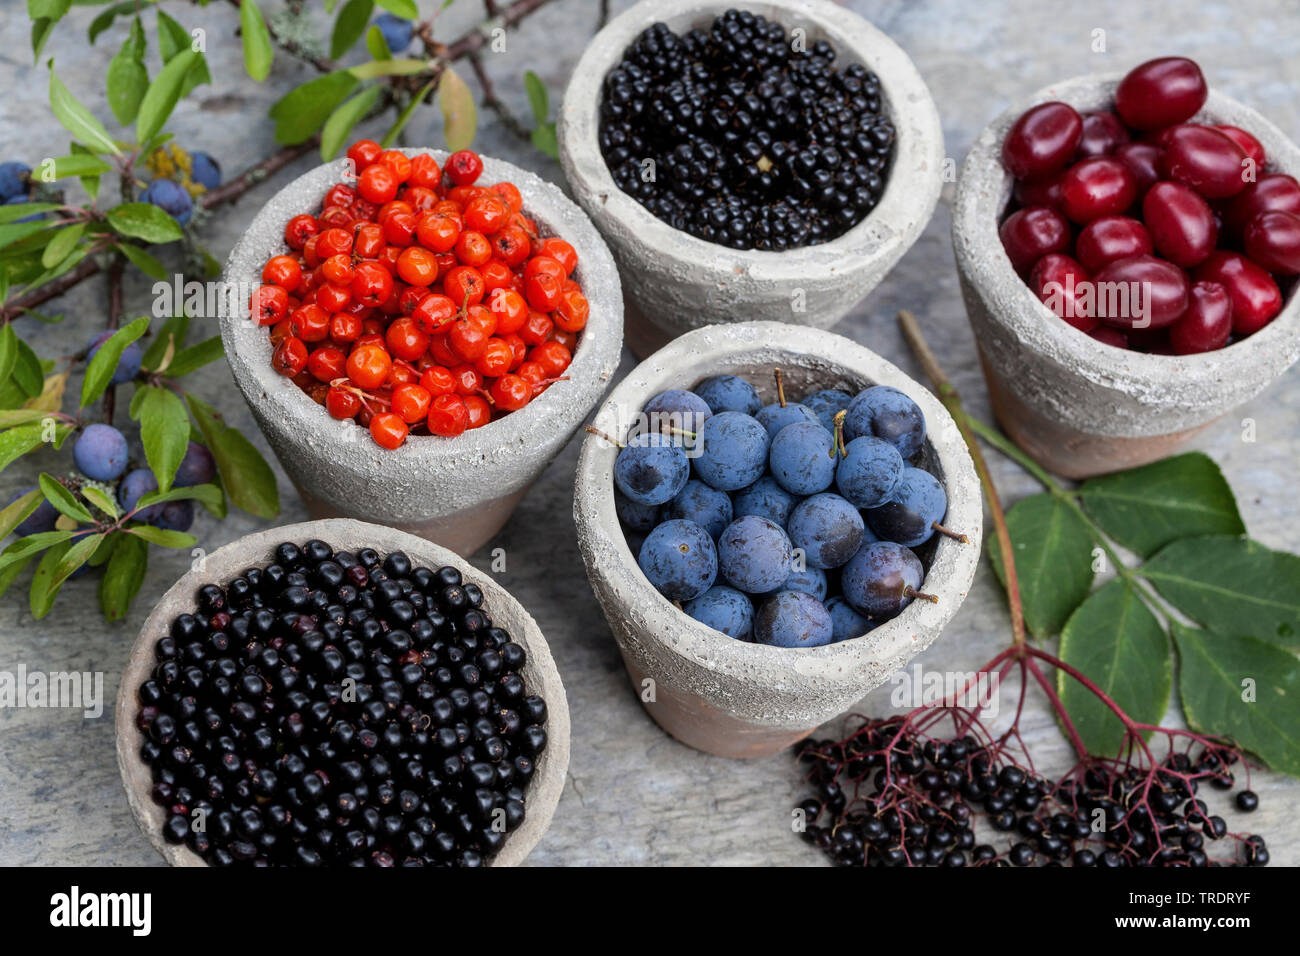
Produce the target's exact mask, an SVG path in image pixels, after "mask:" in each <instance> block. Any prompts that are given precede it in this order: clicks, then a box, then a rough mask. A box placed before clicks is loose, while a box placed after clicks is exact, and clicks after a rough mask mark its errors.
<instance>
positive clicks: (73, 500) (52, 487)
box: [37, 472, 95, 524]
mask: <svg viewBox="0 0 1300 956" xmlns="http://www.w3.org/2000/svg"><path fill="white" fill-rule="evenodd" d="M37 481H38V482H39V483H40V486H41V494H43V495H45V500H46V501H48V502H49V503H50V504H52V505H53V506H54V508H55V510H56V511H58V512H59V514H64V515H67V516H68V517H69V518H71V519H72V520H73V521H76V522H79V523H81V524H90V523H91V522H93V521H94V520H95V516H94V515H92V514H91V513H90V512H89V511H87V510H86V506H85V505H83V504H82V503H81V502H80V501H78V500H77V496H76V495H74V494H73V493H72V492H71V491H69V490H68V489H67V488H65V487H63V485H61V484H59V482H58V481H56V480H55V479H53V478H51V477H50V476H49V475H47V474H45V473H44V472H42V473H41V475H40V477H39V478H38V479H37Z"/></svg>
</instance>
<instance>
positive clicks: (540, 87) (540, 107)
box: [524, 70, 551, 124]
mask: <svg viewBox="0 0 1300 956" xmlns="http://www.w3.org/2000/svg"><path fill="white" fill-rule="evenodd" d="M524 89H525V90H526V91H527V92H528V105H529V107H531V108H532V111H533V119H535V120H537V122H538V123H539V124H541V123H545V122H546V121H547V120H548V119H549V118H550V115H551V106H550V100H549V97H548V96H547V94H546V84H545V83H543V82H542V78H541V77H540V76H538V75H537V74H536V73H534V72H533V71H532V70H528V71H527V72H526V73H524Z"/></svg>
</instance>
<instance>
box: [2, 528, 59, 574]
mask: <svg viewBox="0 0 1300 956" xmlns="http://www.w3.org/2000/svg"><path fill="white" fill-rule="evenodd" d="M71 537H72V532H71V531H42V532H41V533H40V534H29V535H28V536H27V537H25V538H19V539H18V540H17V541H15V542H14V543H13V544H11V545H9V547H7V548H5V549H4V551H2V552H0V570H3V569H5V568H7V567H9V566H10V565H11V564H13V563H14V562H15V561H21V560H23V559H24V558H29V557H31V556H32V555H33V554H36V552H38V551H44V550H45V549H46V548H49V547H52V546H54V545H56V544H60V543H62V542H64V541H67V540H68V539H69V538H71Z"/></svg>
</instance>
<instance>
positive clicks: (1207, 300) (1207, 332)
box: [1169, 282, 1232, 355]
mask: <svg viewBox="0 0 1300 956" xmlns="http://www.w3.org/2000/svg"><path fill="white" fill-rule="evenodd" d="M1230 335H1232V299H1231V297H1230V296H1229V295H1228V290H1227V289H1225V288H1224V287H1223V286H1221V285H1219V283H1217V282H1196V283H1193V284H1192V287H1191V289H1190V290H1189V291H1188V303H1187V311H1186V312H1184V313H1183V317H1182V318H1181V319H1179V320H1178V321H1177V322H1175V323H1174V324H1173V325H1171V326H1170V327H1169V344H1170V346H1171V347H1172V348H1173V351H1174V354H1175V355H1191V354H1192V353H1194V352H1213V351H1214V350H1215V349H1221V348H1223V347H1224V346H1225V345H1227V344H1228V337H1229V336H1230Z"/></svg>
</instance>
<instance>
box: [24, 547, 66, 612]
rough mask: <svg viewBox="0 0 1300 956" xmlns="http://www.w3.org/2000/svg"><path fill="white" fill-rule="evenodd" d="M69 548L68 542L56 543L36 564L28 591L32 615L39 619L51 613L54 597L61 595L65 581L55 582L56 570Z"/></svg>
mask: <svg viewBox="0 0 1300 956" xmlns="http://www.w3.org/2000/svg"><path fill="white" fill-rule="evenodd" d="M69 548H70V545H68V543H67V542H63V543H60V544H56V545H54V546H53V547H51V548H50V549H49V550H48V551H46V552H45V553H44V554H43V555H41V560H40V563H38V564H37V565H36V573H35V574H34V575H33V576H32V585H31V589H30V591H29V592H28V601H29V603H30V605H31V609H32V617H34V618H36V619H37V620H38V621H39V620H40V619H41V618H43V617H44V616H45V615H46V614H49V613H50V608H51V607H53V606H54V599H55V598H56V597H58V596H59V589H60V588H61V587H62V586H63V582H62V581H59V582H57V583H56V582H55V572H56V571H57V570H58V568H59V565H60V564H62V563H63V559H64V558H65V557H66V556H67V554H68V550H69Z"/></svg>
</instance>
